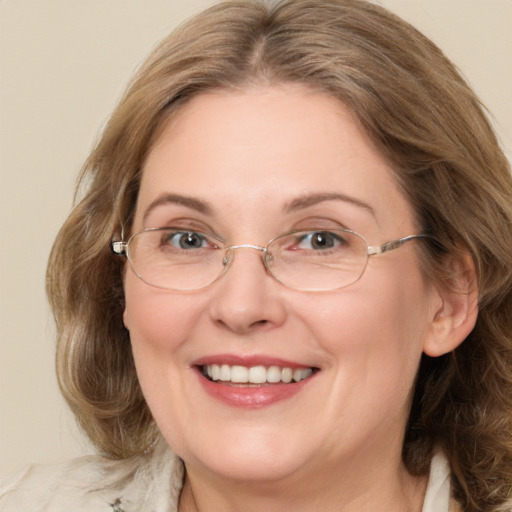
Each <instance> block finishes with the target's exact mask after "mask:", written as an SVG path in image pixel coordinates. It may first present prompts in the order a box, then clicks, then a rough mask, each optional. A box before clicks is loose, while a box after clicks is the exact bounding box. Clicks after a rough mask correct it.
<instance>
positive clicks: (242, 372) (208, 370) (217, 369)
mask: <svg viewBox="0 0 512 512" xmlns="http://www.w3.org/2000/svg"><path fill="white" fill-rule="evenodd" d="M203 372H204V373H205V374H206V375H208V377H210V378H211V379H212V380H221V381H223V382H233V383H236V384H244V383H249V384H264V383H266V382H269V383H273V384H275V383H278V382H284V383H289V382H292V380H293V381H295V382H300V381H301V380H304V379H306V378H308V377H309V376H310V375H311V374H312V373H313V370H312V369H311V368H296V369H292V368H281V367H280V366H269V367H268V368H267V367H265V366H252V367H251V368H247V367H246V366H230V365H228V364H222V365H219V364H209V365H206V366H204V367H203Z"/></svg>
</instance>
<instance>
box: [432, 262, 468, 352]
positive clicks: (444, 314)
mask: <svg viewBox="0 0 512 512" xmlns="http://www.w3.org/2000/svg"><path fill="white" fill-rule="evenodd" d="M447 271H448V275H449V276H450V277H449V278H448V279H447V280H446V281H444V282H442V283H438V284H437V285H434V287H435V289H436V290H435V291H436V299H437V300H436V301H435V303H436V305H435V308H434V311H433V313H432V314H433V317H432V324H431V328H430V333H429V335H428V336H427V337H426V338H425V341H424V344H423V351H424V352H425V354H427V355H428V356H431V357H439V356H441V355H443V354H447V353H448V352H451V351H452V350H454V349H456V348H457V347H458V346H459V345H460V344H461V343H462V342H463V341H464V340H465V339H466V337H467V336H468V335H469V333H470V332H471V331H472V330H473V328H474V326H475V324H476V319H477V316H478V285H477V277H476V270H475V264H474V262H473V259H472V258H471V256H470V255H469V254H468V253H463V254H461V255H457V256H450V257H449V261H447Z"/></svg>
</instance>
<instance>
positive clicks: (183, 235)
mask: <svg viewBox="0 0 512 512" xmlns="http://www.w3.org/2000/svg"><path fill="white" fill-rule="evenodd" d="M162 245H170V246H171V247H175V248H176V249H185V250H190V249H201V248H203V247H208V245H209V244H208V240H207V238H206V237H205V236H204V235H201V234H200V233H196V232H194V231H178V232H176V231H174V232H169V233H165V234H164V236H162Z"/></svg>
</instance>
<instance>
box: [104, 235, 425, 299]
mask: <svg viewBox="0 0 512 512" xmlns="http://www.w3.org/2000/svg"><path fill="white" fill-rule="evenodd" d="M428 236H429V235H423V234H420V235H410V236H406V237H404V238H399V239H397V240H392V241H390V242H387V243H385V244H383V245H379V246H371V245H369V244H368V242H367V241H366V240H365V239H364V238H363V237H362V236H361V235H359V234H357V233H355V232H353V231H350V230H347V229H336V230H321V229H320V230H308V231H291V232H290V233H285V234H283V235H280V236H278V237H276V238H274V239H272V240H271V241H270V242H269V243H268V244H267V246H266V247H260V246H258V245H252V244H241V245H230V246H226V245H225V244H224V242H223V241H222V240H221V239H219V238H217V237H215V236H213V235H209V234H206V233H201V232H199V231H190V230H186V229H183V228H179V227H165V228H149V229H145V230H144V231H140V232H139V233H135V234H134V235H132V236H131V237H130V238H129V240H128V241H127V242H125V241H120V242H112V250H113V252H114V253H116V254H120V255H124V256H126V257H127V258H128V261H129V263H130V265H131V268H132V270H133V271H134V272H135V274H136V275H137V276H138V277H139V278H140V279H142V281H144V282H145V283H147V284H149V285H151V286H155V287H157V288H163V289H168V290H181V291H186V290H198V289H201V288H205V287H206V286H208V285H210V284H212V283H213V282H214V281H216V280H217V279H218V278H219V277H220V276H222V275H223V274H224V273H225V272H226V271H227V270H228V268H229V265H230V264H231V262H232V261H233V259H234V253H235V251H236V250H238V249H251V250H255V251H259V252H260V253H261V258H262V260H263V264H264V265H265V268H266V269H267V271H268V273H269V274H270V275H271V276H272V277H274V279H276V280H277V281H279V282H280V283H282V284H283V285H285V286H287V287H289V288H293V289H296V290H302V291H328V290H337V289H339V288H344V287H345V286H349V285H351V284H353V283H355V282H356V281H357V280H358V279H359V278H360V277H361V276H362V275H363V273H364V271H365V268H366V265H367V263H368V259H369V257H371V256H375V255H379V254H383V253H385V252H389V251H393V250H395V249H398V248H399V247H402V245H404V244H405V243H407V242H409V241H411V240H415V239H418V238H424V237H428Z"/></svg>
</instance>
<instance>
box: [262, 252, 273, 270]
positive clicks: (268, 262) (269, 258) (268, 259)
mask: <svg viewBox="0 0 512 512" xmlns="http://www.w3.org/2000/svg"><path fill="white" fill-rule="evenodd" d="M263 261H264V263H265V266H266V267H267V268H270V267H271V266H272V265H273V264H274V255H273V254H272V253H271V252H270V251H269V250H268V249H267V250H266V251H265V252H264V253H263Z"/></svg>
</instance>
